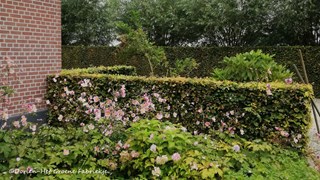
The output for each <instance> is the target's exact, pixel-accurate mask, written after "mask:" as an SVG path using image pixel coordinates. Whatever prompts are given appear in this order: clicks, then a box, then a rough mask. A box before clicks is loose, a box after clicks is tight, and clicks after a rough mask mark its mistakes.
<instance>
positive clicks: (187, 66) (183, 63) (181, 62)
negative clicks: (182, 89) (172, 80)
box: [169, 58, 199, 77]
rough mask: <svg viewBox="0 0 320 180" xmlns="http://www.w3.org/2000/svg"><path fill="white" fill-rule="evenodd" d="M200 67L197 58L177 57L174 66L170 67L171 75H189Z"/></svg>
mask: <svg viewBox="0 0 320 180" xmlns="http://www.w3.org/2000/svg"><path fill="white" fill-rule="evenodd" d="M198 67H199V63H197V61H196V60H195V59H192V58H186V59H177V60H176V61H175V63H174V67H173V68H170V75H169V76H182V77H189V76H190V73H191V72H192V71H194V70H196V69H197V68H198Z"/></svg>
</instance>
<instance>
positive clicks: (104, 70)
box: [61, 66, 137, 76]
mask: <svg viewBox="0 0 320 180" xmlns="http://www.w3.org/2000/svg"><path fill="white" fill-rule="evenodd" d="M61 73H62V74H65V75H68V74H69V75H80V74H114V75H116V74H118V75H128V76H134V75H137V72H136V68H135V67H133V66H108V67H105V66H99V67H90V68H82V69H80V68H77V69H69V70H65V69H63V70H62V71H61Z"/></svg>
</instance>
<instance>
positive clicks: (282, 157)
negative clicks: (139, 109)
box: [120, 120, 320, 179]
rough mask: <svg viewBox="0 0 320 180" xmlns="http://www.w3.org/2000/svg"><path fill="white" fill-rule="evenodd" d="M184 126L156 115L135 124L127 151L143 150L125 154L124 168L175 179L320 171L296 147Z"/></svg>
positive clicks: (312, 175)
mask: <svg viewBox="0 0 320 180" xmlns="http://www.w3.org/2000/svg"><path fill="white" fill-rule="evenodd" d="M185 131H186V129H185V128H184V127H182V126H177V125H173V124H171V123H169V122H159V121H157V120H151V121H146V120H142V121H139V122H138V123H134V124H132V127H130V128H129V129H128V130H127V133H128V137H129V139H128V141H127V144H130V147H129V149H128V150H127V151H131V152H132V151H134V152H137V153H138V154H139V156H138V157H137V158H136V159H132V160H131V159H128V158H122V165H121V169H123V170H124V174H125V173H127V174H128V176H129V177H136V176H138V177H140V178H150V177H156V178H159V177H160V178H168V177H170V178H171V179H180V178H186V179H222V178H223V179H248V178H250V179H265V178H268V179H278V178H285V179H286V178H287V179H301V178H304V177H308V178H310V179H317V178H319V177H320V176H319V174H317V173H316V172H315V171H314V170H312V169H311V168H309V167H308V165H307V161H306V160H305V159H303V158H300V157H299V155H298V154H297V153H296V152H293V151H289V150H283V149H280V148H278V147H276V146H272V145H270V144H268V143H266V142H262V141H260V140H255V141H252V142H250V141H246V140H244V139H241V138H239V137H237V136H229V135H226V134H223V133H219V132H216V131H214V132H213V133H212V136H208V135H192V134H191V133H189V132H185ZM211 138H212V139H211ZM126 157H127V156H126ZM120 161H121V158H120ZM297 168H298V169H299V171H297ZM302 169H304V170H302Z"/></svg>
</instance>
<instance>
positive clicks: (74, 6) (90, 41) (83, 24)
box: [61, 0, 116, 45]
mask: <svg viewBox="0 0 320 180" xmlns="http://www.w3.org/2000/svg"><path fill="white" fill-rule="evenodd" d="M61 8H62V44H64V45H107V44H109V43H110V42H111V41H112V40H113V36H114V35H115V33H114V31H113V23H114V22H113V21H114V20H113V18H114V16H115V15H116V13H115V11H112V2H110V1H107V0H62V7H61Z"/></svg>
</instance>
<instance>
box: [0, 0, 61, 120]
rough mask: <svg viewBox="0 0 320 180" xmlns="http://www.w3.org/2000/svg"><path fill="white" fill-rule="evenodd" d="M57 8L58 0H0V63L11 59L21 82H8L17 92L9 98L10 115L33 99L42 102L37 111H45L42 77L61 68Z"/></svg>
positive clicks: (59, 25)
mask: <svg viewBox="0 0 320 180" xmlns="http://www.w3.org/2000/svg"><path fill="white" fill-rule="evenodd" d="M60 6H61V0H0V64H3V63H4V62H5V57H8V58H11V59H12V60H13V61H14V63H15V64H16V65H17V67H15V68H14V69H15V72H16V74H17V80H18V81H20V82H18V81H11V85H12V86H14V88H15V90H16V93H15V95H14V96H13V97H10V98H9V102H10V105H9V108H8V109H9V114H10V115H14V114H19V113H21V112H22V111H23V108H22V105H23V104H24V103H26V102H33V101H34V100H35V99H36V98H40V99H42V100H43V101H42V103H40V104H38V106H37V108H38V110H40V109H45V103H44V102H45V101H44V94H45V91H46V82H45V78H46V76H47V75H48V74H55V73H58V72H59V71H60V69H61V8H60ZM0 81H3V82H4V80H3V79H2V80H1V77H0ZM0 83H1V82H0ZM3 107H4V106H3V103H2V104H0V111H1V110H3ZM1 108H2V109H1Z"/></svg>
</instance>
